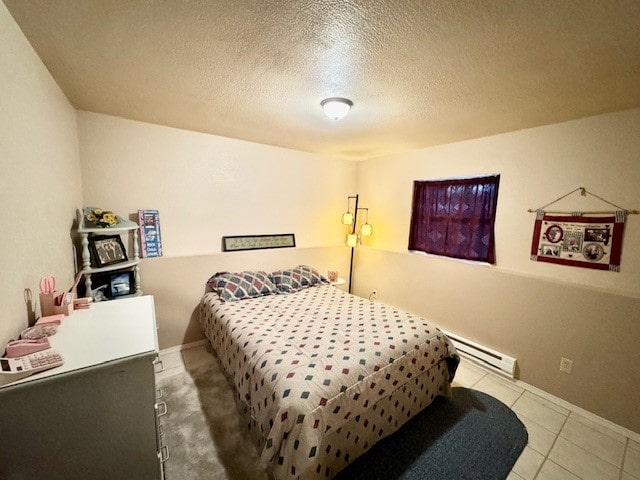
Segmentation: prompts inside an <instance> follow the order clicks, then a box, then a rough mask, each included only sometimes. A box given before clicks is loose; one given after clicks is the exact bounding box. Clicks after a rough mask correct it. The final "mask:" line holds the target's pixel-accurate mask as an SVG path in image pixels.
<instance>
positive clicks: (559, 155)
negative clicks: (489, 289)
mask: <svg viewBox="0 0 640 480" xmlns="http://www.w3.org/2000/svg"><path fill="white" fill-rule="evenodd" d="M639 151H640V110H629V111H625V112H619V113H615V114H609V115H600V116H596V117H589V118H585V119H582V120H576V121H572V122H565V123H560V124H556V125H548V126H545V127H539V128H532V129H527V130H521V131H518V132H512V133H506V134H502V135H495V136H491V137H485V138H480V139H476V140H469V141H465V142H459V143H453V144H448V145H442V146H438V147H433V148H428V149H424V150H418V151H413V152H410V153H406V154H399V155H394V156H389V157H383V158H379V159H374V160H368V161H365V162H361V163H360V164H359V166H358V190H359V192H360V194H361V197H362V203H363V205H366V206H368V207H369V208H370V210H369V215H370V217H369V218H370V221H371V223H372V224H374V227H375V235H374V236H373V237H371V239H370V240H368V242H367V245H369V246H372V247H375V248H379V249H383V250H390V251H398V252H406V251H407V242H408V236H409V221H410V218H411V199H412V193H413V181H414V180H421V179H438V178H449V177H458V176H475V175H484V174H489V173H499V174H500V175H501V177H500V190H499V195H498V208H497V217H496V239H497V240H496V258H497V264H496V266H495V267H494V268H497V269H500V270H505V271H508V272H513V273H518V274H523V275H532V276H535V277H540V278H542V277H544V278H548V279H553V280H562V281H566V282H570V283H573V284H580V285H585V286H589V287H592V288H598V289H605V290H609V291H614V292H617V293H621V294H624V295H630V296H640V249H638V248H636V247H635V246H636V245H638V244H640V216H637V215H633V216H630V218H629V219H628V222H627V225H626V227H625V228H626V233H625V238H624V246H623V251H622V264H621V271H620V272H619V273H610V272H608V271H594V270H590V269H585V268H569V267H565V266H560V265H552V264H546V263H541V262H533V261H531V260H530V259H529V252H530V248H531V236H532V233H533V222H534V219H535V213H527V209H529V208H537V207H540V206H542V205H544V204H546V203H549V202H550V201H552V200H554V199H556V198H558V197H559V196H561V195H563V194H565V193H567V192H570V191H571V190H574V189H575V188H577V187H580V186H583V187H585V188H586V189H587V190H588V191H592V192H594V193H596V194H598V195H600V196H601V197H603V198H606V199H607V200H609V201H611V202H613V203H615V204H617V205H621V206H623V207H625V208H628V209H640V197H639V196H638V193H639V192H640V162H639V161H638V152H639ZM553 208H559V209H561V210H569V211H576V210H589V209H597V210H603V209H605V210H610V209H611V208H612V207H610V206H608V205H606V204H604V203H602V202H601V201H600V200H597V199H595V198H593V197H590V196H587V197H581V196H580V195H579V194H578V193H576V194H573V195H572V196H570V197H568V198H567V199H565V200H563V201H561V202H560V203H558V204H557V205H554V206H553Z"/></svg>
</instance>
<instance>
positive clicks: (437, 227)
mask: <svg viewBox="0 0 640 480" xmlns="http://www.w3.org/2000/svg"><path fill="white" fill-rule="evenodd" d="M499 183H500V175H492V176H488V177H477V178H465V179H455V180H425V181H421V180H416V181H415V182H414V184H413V209H412V213H411V229H410V232H409V250H419V251H422V252H426V253H433V254H435V255H445V256H447V257H453V258H462V259H465V260H476V261H481V262H489V263H495V244H494V232H493V230H494V228H493V227H494V223H495V216H496V205H497V203H498V185H499Z"/></svg>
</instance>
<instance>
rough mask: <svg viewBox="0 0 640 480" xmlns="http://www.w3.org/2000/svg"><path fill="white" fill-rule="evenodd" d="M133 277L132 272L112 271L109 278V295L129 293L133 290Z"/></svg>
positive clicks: (113, 296) (116, 295) (114, 296)
mask: <svg viewBox="0 0 640 480" xmlns="http://www.w3.org/2000/svg"><path fill="white" fill-rule="evenodd" d="M135 289H136V286H135V277H134V275H133V272H131V271H128V272H116V273H112V274H111V275H110V278H109V295H110V297H111V298H117V297H122V296H124V295H131V294H133V293H134V292H135Z"/></svg>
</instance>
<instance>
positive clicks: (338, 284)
mask: <svg viewBox="0 0 640 480" xmlns="http://www.w3.org/2000/svg"><path fill="white" fill-rule="evenodd" d="M329 283H330V284H331V285H333V286H334V287H339V286H340V285H344V284H345V280H344V278H342V277H338V279H337V280H336V281H335V282H329Z"/></svg>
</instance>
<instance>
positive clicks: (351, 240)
mask: <svg viewBox="0 0 640 480" xmlns="http://www.w3.org/2000/svg"><path fill="white" fill-rule="evenodd" d="M359 199H360V196H359V195H358V194H356V195H350V196H348V197H347V211H346V212H345V213H344V214H342V223H343V224H344V225H351V233H349V234H348V235H347V246H349V247H351V261H350V263H349V293H351V289H352V285H353V255H354V253H355V247H356V246H357V245H358V243H361V242H362V237H368V236H369V235H371V234H372V233H373V228H372V227H371V225H369V209H368V208H365V207H358V200H359ZM352 200H354V202H355V204H354V206H353V212H352V211H351V201H352ZM358 210H365V211H366V212H367V213H366V215H367V216H366V219H365V222H364V223H363V224H362V225H361V226H360V233H357V232H356V230H357V228H358Z"/></svg>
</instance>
